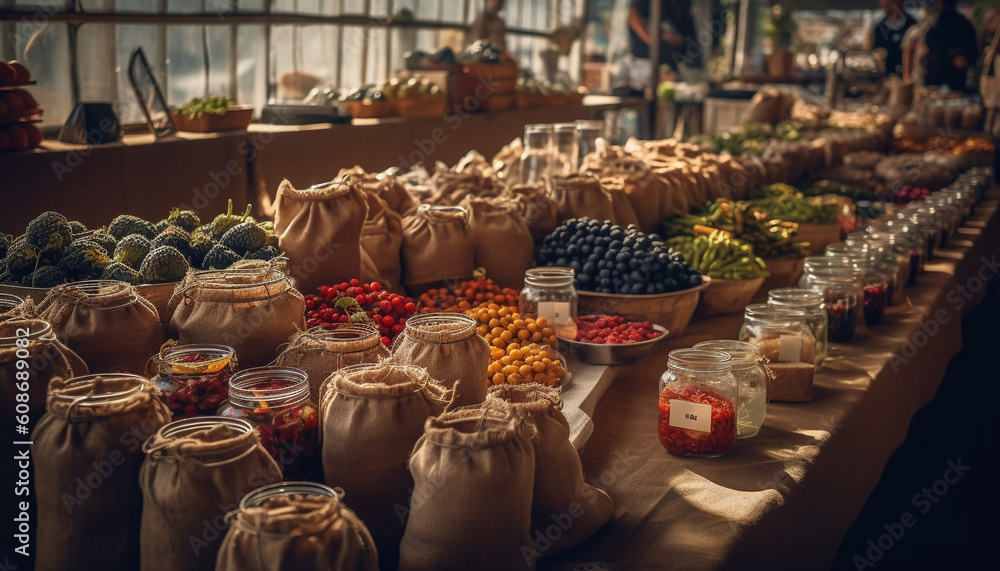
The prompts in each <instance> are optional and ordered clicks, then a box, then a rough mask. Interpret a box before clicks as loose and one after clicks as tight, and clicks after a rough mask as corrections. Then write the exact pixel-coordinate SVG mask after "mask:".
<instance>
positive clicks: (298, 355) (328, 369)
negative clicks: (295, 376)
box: [275, 323, 389, 403]
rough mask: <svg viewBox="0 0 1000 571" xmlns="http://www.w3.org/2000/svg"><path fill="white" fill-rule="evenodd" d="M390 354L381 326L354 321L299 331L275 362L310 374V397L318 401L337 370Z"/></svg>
mask: <svg viewBox="0 0 1000 571" xmlns="http://www.w3.org/2000/svg"><path fill="white" fill-rule="evenodd" d="M388 357H389V348H388V347H386V346H385V345H384V344H383V343H382V337H381V336H379V333H378V329H376V328H375V327H374V326H372V325H367V324H364V323H355V324H351V325H346V324H345V325H341V326H340V327H338V328H336V329H333V330H327V329H324V328H323V327H313V328H310V329H307V330H305V331H296V332H295V333H294V334H293V335H292V337H291V338H290V339H289V340H288V346H287V347H285V349H284V350H283V351H282V352H281V354H280V355H278V360H277V361H276V362H275V365H276V366H278V367H293V368H295V369H301V370H303V371H305V373H306V375H308V377H309V399H310V400H311V401H312V402H316V403H318V402H319V400H320V396H321V395H320V387H321V386H322V385H323V383H324V382H325V381H326V379H327V378H328V377H329V376H330V375H331V374H332V373H333V372H334V371H337V370H339V369H342V368H344V367H350V366H352V365H360V364H363V363H377V362H379V361H380V360H382V359H385V358H388Z"/></svg>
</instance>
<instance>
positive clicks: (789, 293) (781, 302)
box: [767, 287, 823, 309]
mask: <svg viewBox="0 0 1000 571" xmlns="http://www.w3.org/2000/svg"><path fill="white" fill-rule="evenodd" d="M767 303H768V305H771V306H773V307H785V308H803V309H810V308H814V307H819V306H821V305H822V304H823V294H821V293H820V292H818V291H816V290H811V289H804V288H798V287H784V288H777V289H772V290H771V291H769V292H767Z"/></svg>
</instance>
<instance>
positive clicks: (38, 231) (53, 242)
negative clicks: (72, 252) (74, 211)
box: [24, 211, 73, 250]
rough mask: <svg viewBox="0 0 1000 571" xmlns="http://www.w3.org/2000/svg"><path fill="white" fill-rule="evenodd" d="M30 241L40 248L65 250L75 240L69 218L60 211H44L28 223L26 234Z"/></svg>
mask: <svg viewBox="0 0 1000 571" xmlns="http://www.w3.org/2000/svg"><path fill="white" fill-rule="evenodd" d="M24 235H25V236H26V237H27V240H28V243H29V244H31V245H32V246H34V247H36V248H38V249H39V250H44V249H55V250H63V249H65V248H66V247H67V246H69V244H70V242H72V241H73V231H72V229H71V228H70V226H69V220H66V217H65V216H63V215H62V214H59V213H58V212H52V211H49V212H43V213H42V214H41V215H39V216H38V218H35V219H34V220H32V221H31V222H30V223H29V224H28V228H27V230H26V231H25V234H24Z"/></svg>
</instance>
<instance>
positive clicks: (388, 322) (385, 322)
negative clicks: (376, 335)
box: [382, 315, 396, 327]
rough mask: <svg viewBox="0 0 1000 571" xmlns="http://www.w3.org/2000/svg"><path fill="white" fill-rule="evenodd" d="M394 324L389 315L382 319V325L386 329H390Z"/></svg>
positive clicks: (394, 321)
mask: <svg viewBox="0 0 1000 571" xmlns="http://www.w3.org/2000/svg"><path fill="white" fill-rule="evenodd" d="M395 323H396V320H395V319H393V318H392V316H391V315H386V316H384V317H383V318H382V324H383V325H385V326H386V327H392V326H393V325H394V324H395Z"/></svg>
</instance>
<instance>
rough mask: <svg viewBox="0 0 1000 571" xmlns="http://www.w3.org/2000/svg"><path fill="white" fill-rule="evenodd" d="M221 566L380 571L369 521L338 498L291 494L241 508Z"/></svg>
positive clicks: (255, 570) (226, 569)
mask: <svg viewBox="0 0 1000 571" xmlns="http://www.w3.org/2000/svg"><path fill="white" fill-rule="evenodd" d="M215 568H216V570H217V571H304V570H306V569H317V570H322V571H378V569H379V557H378V553H377V552H376V549H375V544H374V543H373V542H372V538H371V535H370V534H369V533H368V529H367V528H366V527H365V524H364V522H362V521H361V520H360V519H358V516H357V515H355V514H354V512H352V511H351V510H350V509H349V508H348V507H347V506H345V505H344V504H343V503H341V502H340V500H338V499H337V498H333V497H328V496H317V495H301V494H291V495H286V496H276V497H272V498H267V499H266V500H264V501H263V502H262V503H261V504H260V505H259V506H254V507H247V508H243V509H241V510H240V511H239V512H236V513H235V514H234V515H233V517H232V521H231V522H230V524H229V532H228V533H226V538H225V540H223V542H222V548H221V549H220V550H219V557H218V560H217V562H216V566H215Z"/></svg>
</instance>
